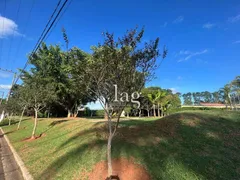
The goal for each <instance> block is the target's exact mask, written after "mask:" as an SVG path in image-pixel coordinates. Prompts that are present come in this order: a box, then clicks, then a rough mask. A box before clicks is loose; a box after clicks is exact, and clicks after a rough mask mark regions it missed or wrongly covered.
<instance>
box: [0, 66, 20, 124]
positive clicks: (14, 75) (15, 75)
mask: <svg viewBox="0 0 240 180" xmlns="http://www.w3.org/2000/svg"><path fill="white" fill-rule="evenodd" d="M0 70H1V71H5V72H8V73H12V74H13V79H12V84H11V87H10V90H9V92H8V95H7V99H6V103H7V102H8V99H9V97H10V95H11V92H12V87H13V85H14V83H15V79H16V77H17V73H16V72H13V71H12V70H8V69H2V68H0ZM4 115H5V112H4V110H3V111H2V114H1V116H0V122H1V121H2V120H3V118H4Z"/></svg>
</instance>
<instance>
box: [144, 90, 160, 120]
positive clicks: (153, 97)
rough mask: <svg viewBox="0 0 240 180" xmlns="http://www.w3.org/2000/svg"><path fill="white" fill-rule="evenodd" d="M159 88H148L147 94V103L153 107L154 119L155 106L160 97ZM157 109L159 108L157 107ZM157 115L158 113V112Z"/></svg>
mask: <svg viewBox="0 0 240 180" xmlns="http://www.w3.org/2000/svg"><path fill="white" fill-rule="evenodd" d="M160 89H161V88H159V87H149V93H148V94H147V96H148V99H149V101H150V102H151V103H152V105H153V107H152V108H153V115H154V117H156V104H157V102H158V100H159V99H160V97H161V91H160ZM158 108H159V107H158ZM158 113H159V111H158Z"/></svg>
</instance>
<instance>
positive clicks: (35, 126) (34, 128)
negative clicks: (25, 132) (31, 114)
mask: <svg viewBox="0 0 240 180" xmlns="http://www.w3.org/2000/svg"><path fill="white" fill-rule="evenodd" d="M37 118H38V110H36V109H35V118H34V127H33V131H32V137H31V139H34V138H35V132H36V128H37Z"/></svg>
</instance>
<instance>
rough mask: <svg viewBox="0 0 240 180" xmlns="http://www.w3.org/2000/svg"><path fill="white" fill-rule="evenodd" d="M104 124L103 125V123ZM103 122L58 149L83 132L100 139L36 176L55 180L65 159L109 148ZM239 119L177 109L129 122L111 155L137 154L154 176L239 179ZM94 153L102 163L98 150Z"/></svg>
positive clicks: (157, 177)
mask: <svg viewBox="0 0 240 180" xmlns="http://www.w3.org/2000/svg"><path fill="white" fill-rule="evenodd" d="M101 124H102V125H101ZM103 124H104V123H100V122H99V123H96V125H95V127H94V128H92V129H90V130H86V131H82V132H80V133H78V134H76V135H75V136H73V137H72V138H70V139H69V140H68V141H66V142H64V143H63V144H62V145H61V146H59V147H58V148H59V149H58V150H57V151H59V150H61V149H62V148H64V147H66V146H68V145H69V143H71V142H73V141H77V139H78V138H80V137H83V136H89V135H90V134H95V136H96V140H93V141H89V142H88V143H85V144H82V145H80V146H78V147H77V148H75V149H73V150H72V151H70V152H68V153H66V154H64V155H63V156H61V157H59V159H56V160H55V161H54V162H53V163H52V164H51V165H50V166H48V167H46V169H45V170H44V172H43V173H42V174H41V175H40V176H39V177H38V179H42V178H43V177H44V178H43V179H46V180H48V179H52V178H53V179H54V177H55V176H56V175H57V173H58V172H61V171H62V170H63V169H64V168H65V166H64V165H65V163H66V162H67V161H71V160H75V159H78V160H79V161H80V162H81V160H82V158H86V157H84V156H86V153H87V152H89V151H91V150H93V149H94V148H104V147H105V146H106V139H107V134H108V133H107V128H106V126H105V125H103ZM239 125H240V119H237V121H236V122H234V121H231V120H230V119H228V118H227V117H224V116H216V115H211V114H206V115H205V114H203V113H197V112H195V113H187V112H185V113H178V114H173V115H171V116H168V117H165V118H162V119H160V120H157V121H153V122H146V121H144V122H143V121H142V122H140V121H139V122H138V120H133V121H126V122H122V123H121V124H120V127H119V129H118V133H117V135H116V137H115V138H114V139H113V145H112V157H113V158H117V157H120V156H124V157H128V158H130V157H134V158H135V159H136V160H137V161H138V162H141V163H143V164H144V165H145V167H146V168H147V170H148V172H149V173H150V174H151V176H152V179H239V178H240V169H239V164H240V156H239V149H240V133H239ZM97 152H98V151H96V153H95V154H94V157H91V158H93V159H94V160H95V162H98V161H99V160H100V158H99V154H98V153H97Z"/></svg>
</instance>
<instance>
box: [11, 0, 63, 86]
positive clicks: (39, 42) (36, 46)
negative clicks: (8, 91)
mask: <svg viewBox="0 0 240 180" xmlns="http://www.w3.org/2000/svg"><path fill="white" fill-rule="evenodd" d="M60 2H61V0H60ZM67 2H68V0H65V1H64V3H63V4H62V6H61V8H60V9H59V10H58V13H57V15H56V16H55V18H54V20H53V21H52V23H51V25H50V26H49V27H48V29H47V31H46V32H45V34H44V35H43V37H42V38H41V37H40V38H39V39H40V40H39V41H38V42H37V44H36V45H35V47H34V49H33V51H32V53H31V55H30V57H29V58H28V60H27V62H26V63H25V65H24V68H23V69H22V71H21V72H20V74H19V75H18V77H17V78H16V81H15V82H14V84H16V83H17V82H18V80H19V78H20V76H21V75H22V72H23V71H24V70H25V69H26V68H27V66H28V63H29V59H30V58H31V56H32V55H33V54H35V53H36V52H37V50H38V48H39V47H40V45H41V44H42V42H43V40H44V39H45V37H46V36H47V34H48V33H49V31H50V30H51V28H52V26H53V25H54V23H55V21H56V20H57V18H58V16H59V15H60V13H61V12H62V10H63V8H64V7H65V5H66V3H67ZM54 11H55V10H54ZM42 34H43V33H42ZM42 34H41V36H42Z"/></svg>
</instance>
